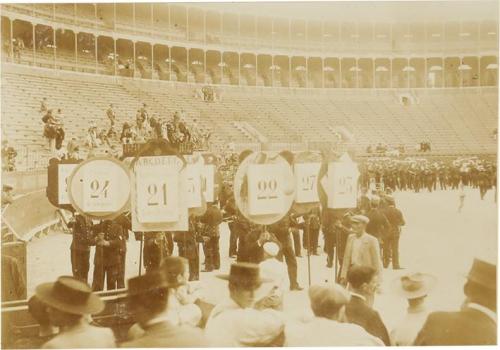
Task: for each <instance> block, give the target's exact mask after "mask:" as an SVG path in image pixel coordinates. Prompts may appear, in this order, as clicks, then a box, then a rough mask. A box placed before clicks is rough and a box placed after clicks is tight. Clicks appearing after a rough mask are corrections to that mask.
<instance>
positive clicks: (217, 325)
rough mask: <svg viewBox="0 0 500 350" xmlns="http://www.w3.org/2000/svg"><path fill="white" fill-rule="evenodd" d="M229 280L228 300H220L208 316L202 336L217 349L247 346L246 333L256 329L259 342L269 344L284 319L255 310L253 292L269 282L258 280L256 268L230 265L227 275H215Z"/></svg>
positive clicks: (258, 273)
mask: <svg viewBox="0 0 500 350" xmlns="http://www.w3.org/2000/svg"><path fill="white" fill-rule="evenodd" d="M217 277H218V278H221V279H225V280H228V281H229V284H228V288H229V298H226V299H224V300H222V301H221V302H220V303H219V304H217V305H216V306H215V307H214V308H213V309H212V312H211V313H210V317H209V319H208V321H207V325H206V327H205V334H206V335H207V337H208V338H209V340H210V342H211V344H214V345H215V346H219V347H240V346H250V344H251V343H254V344H255V343H256V342H257V341H256V340H255V339H252V340H251V341H249V340H250V339H248V337H247V336H245V335H246V330H249V329H252V330H255V333H254V337H252V338H255V337H256V336H257V335H260V337H259V339H258V342H259V343H261V344H272V343H273V341H274V340H275V339H276V338H277V337H278V338H279V337H280V335H281V331H282V327H283V320H282V315H281V313H280V312H278V311H276V310H272V309H264V310H256V309H254V308H253V307H254V304H255V293H256V290H257V289H258V288H260V286H261V285H262V283H263V282H268V281H269V280H268V279H263V278H261V277H260V271H259V266H258V265H256V264H250V263H235V264H232V265H231V269H230V273H229V275H218V276H217ZM273 330H274V331H273Z"/></svg>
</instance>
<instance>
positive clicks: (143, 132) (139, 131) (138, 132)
mask: <svg viewBox="0 0 500 350" xmlns="http://www.w3.org/2000/svg"><path fill="white" fill-rule="evenodd" d="M132 132H133V133H134V142H137V143H143V142H146V141H147V140H148V139H149V137H150V132H149V127H148V126H147V125H146V123H143V122H141V120H137V122H136V125H135V126H134V128H133V129H132Z"/></svg>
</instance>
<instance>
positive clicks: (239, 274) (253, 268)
mask: <svg viewBox="0 0 500 350" xmlns="http://www.w3.org/2000/svg"><path fill="white" fill-rule="evenodd" d="M217 278H220V279H223V280H226V281H229V282H230V283H231V282H232V283H234V284H237V285H240V286H242V287H246V288H249V289H257V288H259V287H260V286H261V285H262V283H264V282H271V279H269V278H261V277H260V269H259V265H256V264H251V263H235V264H232V265H231V270H230V271H229V275H217Z"/></svg>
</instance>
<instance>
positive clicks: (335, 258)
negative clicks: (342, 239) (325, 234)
mask: <svg viewBox="0 0 500 350" xmlns="http://www.w3.org/2000/svg"><path fill="white" fill-rule="evenodd" d="M337 238H338V230H335V231H334V238H333V239H334V244H335V248H334V249H333V273H334V277H333V280H334V281H335V283H337V282H338V281H337V280H338V273H337V269H338V249H339V242H338V239H337Z"/></svg>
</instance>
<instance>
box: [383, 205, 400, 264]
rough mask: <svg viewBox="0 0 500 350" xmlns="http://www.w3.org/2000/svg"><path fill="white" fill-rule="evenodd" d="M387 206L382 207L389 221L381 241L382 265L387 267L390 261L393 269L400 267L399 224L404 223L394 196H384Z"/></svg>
mask: <svg viewBox="0 0 500 350" xmlns="http://www.w3.org/2000/svg"><path fill="white" fill-rule="evenodd" d="M386 200H387V204H388V207H387V208H386V209H384V215H385V216H386V218H387V220H388V221H389V224H390V225H389V228H388V231H387V235H386V236H385V238H384V241H383V244H384V246H383V253H384V254H383V257H382V260H383V264H384V267H385V268H387V267H389V264H390V263H391V261H392V268H393V269H394V270H399V269H401V266H400V265H399V237H400V235H401V226H404V225H405V220H404V218H403V213H401V210H399V209H398V208H396V203H395V200H394V197H392V196H386Z"/></svg>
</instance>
